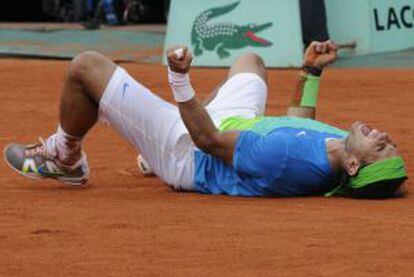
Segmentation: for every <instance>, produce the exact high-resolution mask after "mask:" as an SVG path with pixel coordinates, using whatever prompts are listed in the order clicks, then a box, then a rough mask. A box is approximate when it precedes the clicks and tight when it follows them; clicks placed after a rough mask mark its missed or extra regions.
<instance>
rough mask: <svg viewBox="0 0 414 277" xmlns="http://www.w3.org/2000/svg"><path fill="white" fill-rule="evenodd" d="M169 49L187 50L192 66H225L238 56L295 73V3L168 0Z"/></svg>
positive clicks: (298, 45) (298, 48) (298, 43)
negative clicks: (256, 58) (252, 56)
mask: <svg viewBox="0 0 414 277" xmlns="http://www.w3.org/2000/svg"><path fill="white" fill-rule="evenodd" d="M171 45H187V46H189V47H190V49H191V50H192V52H193V54H194V62H193V65H195V66H210V67H221V66H229V65H231V64H232V63H233V61H234V60H235V59H236V58H237V57H238V56H240V54H242V53H246V52H254V53H257V54H259V55H260V56H261V57H262V58H263V59H264V60H265V62H266V65H267V66H271V67H299V66H301V64H302V58H303V53H302V52H303V46H302V45H303V44H302V31H301V25H300V10H299V2H298V0H290V1H286V0H260V1H257V0H238V1H237V0H204V1H194V0H172V2H171V7H170V15H169V20H168V27H167V36H166V41H165V47H168V46H171ZM165 63H166V60H165V57H164V64H165Z"/></svg>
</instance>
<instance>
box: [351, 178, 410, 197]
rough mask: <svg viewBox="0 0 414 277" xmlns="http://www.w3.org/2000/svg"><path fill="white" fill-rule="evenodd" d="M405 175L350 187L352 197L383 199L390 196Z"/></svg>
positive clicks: (401, 182) (403, 179) (398, 186)
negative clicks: (358, 186)
mask: <svg viewBox="0 0 414 277" xmlns="http://www.w3.org/2000/svg"><path fill="white" fill-rule="evenodd" d="M406 179H407V177H402V178H397V179H392V180H385V181H378V182H375V183H371V184H367V185H365V186H363V187H362V188H358V189H353V188H351V195H350V196H351V197H352V198H360V199H361V198H362V199H385V198H390V197H392V196H393V195H394V193H395V192H396V191H397V190H398V189H399V188H400V187H401V185H402V184H403V183H404V181H405V180H406Z"/></svg>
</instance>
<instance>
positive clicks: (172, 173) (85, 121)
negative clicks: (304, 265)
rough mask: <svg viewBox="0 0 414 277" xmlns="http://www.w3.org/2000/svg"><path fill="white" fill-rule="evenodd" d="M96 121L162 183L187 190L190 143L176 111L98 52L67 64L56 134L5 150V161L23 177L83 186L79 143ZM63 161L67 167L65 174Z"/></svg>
mask: <svg viewBox="0 0 414 277" xmlns="http://www.w3.org/2000/svg"><path fill="white" fill-rule="evenodd" d="M154 111H156V112H154ZM98 118H99V119H100V120H102V121H104V122H106V123H109V124H110V125H111V126H112V127H113V128H114V129H115V130H117V131H118V133H119V134H120V135H121V136H122V137H124V138H125V139H127V140H128V141H129V142H130V143H131V144H132V145H133V146H134V147H135V148H136V149H137V150H138V151H140V152H141V153H142V154H143V156H144V157H145V158H146V160H147V161H148V162H149V164H150V165H151V167H152V168H153V169H154V171H155V172H156V173H157V175H158V176H160V177H161V178H162V179H163V180H164V181H165V182H166V183H168V184H169V185H171V186H173V187H174V188H176V189H185V190H189V189H191V187H192V178H193V144H192V142H191V138H190V136H189V135H188V133H187V131H186V129H185V126H184V125H183V123H182V121H181V119H180V115H179V112H178V109H177V107H175V106H173V105H171V104H169V103H167V102H165V101H163V100H162V99H160V98H159V97H157V96H156V95H154V94H152V93H151V92H150V91H149V90H148V89H147V88H145V87H144V86H142V85H141V84H140V83H138V82H137V81H135V80H134V79H133V78H132V77H131V76H130V75H129V74H127V73H126V71H125V70H123V69H122V68H120V67H117V66H116V65H115V64H113V63H112V62H111V61H110V60H108V59H106V58H105V57H103V56H102V55H100V54H97V53H86V54H82V55H80V56H78V57H77V58H75V59H74V60H73V62H72V63H71V65H70V69H69V74H68V78H67V80H66V82H65V85H64V89H63V94H62V103H61V124H60V127H59V128H58V131H57V132H56V134H54V135H52V136H51V137H49V138H48V139H47V140H46V142H44V143H42V144H39V145H35V146H24V145H17V144H13V145H9V146H8V147H6V149H5V158H6V161H7V162H8V163H9V165H10V166H11V167H12V168H13V169H15V170H16V171H18V172H19V173H21V174H23V175H25V176H27V177H52V178H55V179H58V180H60V181H64V182H67V183H69V184H72V185H79V184H82V183H84V182H85V181H86V180H87V177H88V171H89V170H88V166H87V162H86V156H85V154H84V153H82V152H81V143H82V138H83V137H84V135H85V134H86V133H87V132H88V130H89V129H90V128H91V127H92V126H93V125H94V124H95V123H96V121H97V119H98ZM79 156H80V158H79V160H78V161H75V160H76V159H77V157H79ZM62 161H64V162H66V163H67V164H65V165H64V170H63V172H62ZM74 161H75V162H74ZM72 162H74V164H73V165H70V164H69V163H72ZM67 169H68V170H67ZM69 169H70V171H69Z"/></svg>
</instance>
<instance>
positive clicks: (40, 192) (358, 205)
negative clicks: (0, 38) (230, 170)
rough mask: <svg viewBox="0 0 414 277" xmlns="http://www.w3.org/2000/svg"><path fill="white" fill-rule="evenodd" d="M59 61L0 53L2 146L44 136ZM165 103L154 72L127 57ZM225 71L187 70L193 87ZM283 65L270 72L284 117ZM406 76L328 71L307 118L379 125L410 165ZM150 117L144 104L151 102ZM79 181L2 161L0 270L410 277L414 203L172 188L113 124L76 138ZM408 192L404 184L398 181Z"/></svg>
mask: <svg viewBox="0 0 414 277" xmlns="http://www.w3.org/2000/svg"><path fill="white" fill-rule="evenodd" d="M66 67H67V62H54V61H33V60H7V59H3V60H1V66H0V76H1V77H0V78H1V79H0V80H1V81H0V93H1V101H0V111H1V116H0V128H1V129H0V146H1V147H4V146H5V145H6V144H8V143H10V142H12V141H19V142H33V141H35V140H36V139H37V137H38V136H44V137H47V135H48V134H50V133H52V132H53V131H54V130H55V128H56V124H57V121H56V120H57V112H58V101H59V91H60V87H61V85H62V81H63V78H64V76H65V70H66ZM126 68H127V69H128V70H130V72H131V73H132V75H133V76H135V77H136V78H138V79H139V80H141V82H142V83H144V84H145V85H147V86H148V87H149V88H151V89H152V90H154V91H155V92H157V93H159V94H161V95H162V96H164V97H166V98H167V99H169V100H170V99H171V97H170V95H169V91H168V88H167V86H166V78H165V69H164V68H162V67H161V66H157V65H126ZM224 75H225V70H211V69H210V70H208V69H197V70H194V71H193V77H192V79H193V81H194V86H195V88H196V89H197V91H198V93H199V95H200V96H205V95H206V93H207V92H208V91H209V90H211V89H212V88H213V87H214V85H215V84H217V83H218V82H219V80H220V79H221V78H222V77H223V76H224ZM295 76H296V72H295V71H270V95H269V97H270V101H269V105H268V110H267V111H268V113H269V114H282V113H283V111H284V110H285V108H286V104H287V102H288V97H289V95H290V93H291V92H292V87H293V83H294V78H295ZM413 92H414V71H413V70H328V71H327V72H326V74H325V76H324V81H323V85H322V90H321V97H320V98H321V99H320V110H319V111H320V112H319V113H318V118H319V119H321V120H323V121H326V122H329V123H335V124H338V125H339V126H341V127H347V126H348V125H349V124H350V123H351V122H352V121H354V120H357V119H358V120H364V121H367V122H369V123H371V124H372V125H374V126H376V127H378V128H381V129H386V130H388V131H389V132H390V133H391V134H392V137H393V138H394V140H395V141H396V143H397V144H398V145H399V148H400V149H401V152H402V153H403V155H404V156H405V157H406V159H407V165H408V170H409V173H410V175H411V176H413V173H414V171H413V167H414V157H413V154H414V144H413V143H412V142H413V138H414V130H413V126H414V114H413V107H414V95H413ZM154 112H156V111H154ZM86 151H87V152H88V154H89V159H90V164H91V168H92V176H91V182H90V184H89V186H87V187H86V188H83V189H71V188H68V187H65V186H61V185H58V184H56V183H54V182H35V183H33V182H29V181H27V180H25V179H24V178H22V177H20V176H18V175H17V174H15V173H14V172H12V171H11V170H9V169H8V168H7V166H6V164H5V163H4V162H1V163H0V170H1V174H0V184H1V187H0V276H209V277H210V276H336V277H337V276H413V274H414V273H413V272H414V264H413V258H414V205H413V204H414V198H413V196H412V195H410V194H408V195H407V196H406V197H404V198H396V199H391V200H386V201H361V200H359V201H358V200H349V199H325V198H322V197H314V198H296V199H281V198H279V199H278V198H276V199H257V198H256V199H248V198H232V197H226V196H209V195H199V194H193V193H176V192H172V191H170V190H169V189H167V188H166V187H165V186H164V185H163V183H162V182H161V181H160V180H158V179H157V178H143V177H141V176H140V174H139V173H137V171H136V167H135V157H136V153H134V151H133V149H132V147H130V146H129V145H127V144H126V143H125V142H124V141H122V139H121V138H120V137H118V136H117V135H116V134H115V133H114V132H113V131H112V130H111V129H109V128H107V127H103V126H98V127H97V128H95V129H94V130H93V131H92V133H91V134H90V135H88V138H87V141H86ZM407 185H408V190H410V189H409V187H410V185H412V181H410V182H408V183H407Z"/></svg>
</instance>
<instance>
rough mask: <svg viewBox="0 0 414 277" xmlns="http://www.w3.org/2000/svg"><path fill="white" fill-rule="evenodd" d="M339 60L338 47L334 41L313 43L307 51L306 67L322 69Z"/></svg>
mask: <svg viewBox="0 0 414 277" xmlns="http://www.w3.org/2000/svg"><path fill="white" fill-rule="evenodd" d="M337 58H338V46H337V45H336V44H335V43H333V42H332V41H330V40H328V41H325V42H317V41H314V42H312V43H311V44H310V45H309V47H308V48H307V49H306V51H305V61H304V65H305V66H310V67H316V68H320V69H322V68H323V67H325V66H327V65H328V64H331V63H333V62H334V61H336V59H337Z"/></svg>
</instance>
